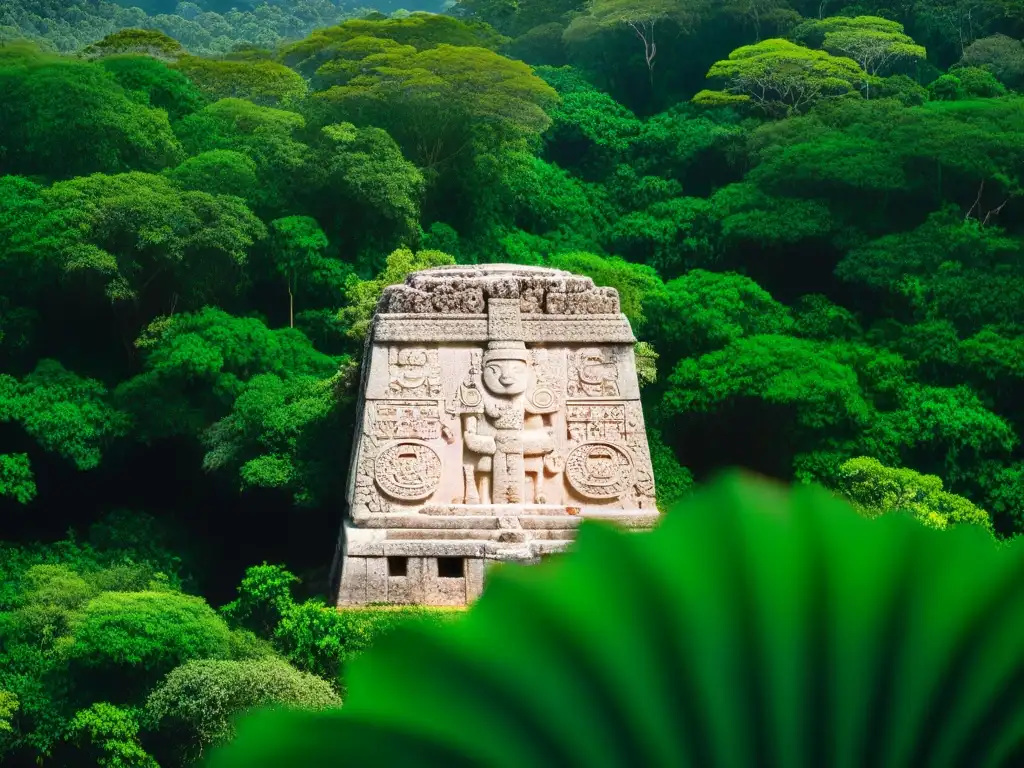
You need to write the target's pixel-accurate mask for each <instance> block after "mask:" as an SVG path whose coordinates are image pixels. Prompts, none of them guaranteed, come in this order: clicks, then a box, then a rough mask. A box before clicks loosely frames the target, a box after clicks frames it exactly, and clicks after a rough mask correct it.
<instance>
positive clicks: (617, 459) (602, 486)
mask: <svg viewBox="0 0 1024 768" xmlns="http://www.w3.org/2000/svg"><path fill="white" fill-rule="evenodd" d="M565 476H566V479H567V480H568V481H569V484H570V485H571V486H572V487H573V489H574V490H575V491H576V492H577V493H579V494H580V495H581V496H584V497H586V498H588V499H617V498H619V497H621V496H623V495H625V493H626V492H627V491H628V490H629V488H630V485H631V484H632V480H633V460H632V459H631V458H630V456H629V453H628V451H626V450H625V449H624V448H623V447H622V446H619V445H615V444H614V443H584V444H583V445H581V446H579V447H577V448H576V449H575V450H573V452H572V453H570V454H569V458H568V459H567V460H566V462H565Z"/></svg>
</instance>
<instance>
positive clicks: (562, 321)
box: [373, 312, 636, 344]
mask: <svg viewBox="0 0 1024 768" xmlns="http://www.w3.org/2000/svg"><path fill="white" fill-rule="evenodd" d="M522 334H523V336H522V340H523V341H524V342H526V343H527V344H545V343H547V344H558V343H563V344H597V343H602V344H633V343H635V342H636V337H635V336H634V335H633V330H632V328H631V327H630V325H629V321H628V320H627V319H626V316H625V315H621V314H619V315H610V314H609V315H541V314H535V315H523V316H522ZM487 340H488V326H487V315H441V314H427V313H424V314H415V313H407V312H403V313H396V314H390V315H388V314H384V315H377V317H376V318H375V319H374V321H373V341H374V342H375V343H385V342H419V343H431V342H457V343H463V344H465V343H483V342H486V341H487Z"/></svg>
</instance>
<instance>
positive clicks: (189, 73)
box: [174, 56, 307, 107]
mask: <svg viewBox="0 0 1024 768" xmlns="http://www.w3.org/2000/svg"><path fill="white" fill-rule="evenodd" d="M174 68H175V69H176V70H178V71H179V72H181V73H182V74H184V75H185V76H186V77H187V78H188V79H189V80H191V81H192V82H193V83H195V85H196V87H197V88H198V89H199V90H200V91H201V92H202V93H203V94H204V95H205V96H206V97H207V98H208V99H209V100H210V101H219V100H220V99H246V100H247V101H251V102H253V103H254V104H259V105H260V106H264V107H278V106H280V107H288V106H290V105H292V104H295V103H297V102H299V101H301V100H302V98H303V97H305V95H306V90H307V86H306V81H305V80H304V79H303V77H302V75H300V74H299V73H298V72H296V71H295V70H292V69H289V68H288V67H286V66H285V65H284V64H279V63H278V62H276V61H230V60H223V59H221V60H217V59H207V58H200V57H198V56H183V57H181V58H180V59H178V61H177V62H175V64H174Z"/></svg>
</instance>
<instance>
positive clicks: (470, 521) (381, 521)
mask: <svg viewBox="0 0 1024 768" xmlns="http://www.w3.org/2000/svg"><path fill="white" fill-rule="evenodd" d="M359 527H360V528H389V529H390V528H415V529H421V530H422V529H430V530H439V529H453V528H454V529H464V528H470V529H476V530H495V529H497V527H498V518H497V517H493V516H491V515H488V516H486V517H480V516H474V517H470V516H459V517H438V516H435V515H371V516H370V517H369V518H368V519H367V520H366V521H365V522H360V523H359Z"/></svg>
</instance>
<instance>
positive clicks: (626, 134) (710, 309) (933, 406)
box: [0, 0, 1024, 767]
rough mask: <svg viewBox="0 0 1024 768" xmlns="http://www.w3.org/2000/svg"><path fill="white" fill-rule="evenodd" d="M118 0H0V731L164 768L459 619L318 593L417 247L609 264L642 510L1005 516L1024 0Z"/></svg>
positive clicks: (1018, 517) (1013, 492)
mask: <svg viewBox="0 0 1024 768" xmlns="http://www.w3.org/2000/svg"><path fill="white" fill-rule="evenodd" d="M128 6H129V4H128V3H127V2H125V3H123V4H119V3H113V2H108V0H99V1H98V2H94V1H92V0H90V1H89V2H85V0H82V2H77V1H76V2H73V3H66V2H49V1H41V0H14V1H13V2H10V3H5V4H4V5H3V6H2V8H0V92H2V93H3V98H0V526H2V527H0V540H2V541H3V542H8V543H0V555H2V557H0V576H3V579H0V758H6V757H8V756H9V757H10V759H11V760H13V761H15V762H17V761H22V762H30V761H35V760H44V762H45V760H47V759H49V760H51V761H54V762H56V763H59V762H60V761H62V760H66V761H67V760H69V761H72V762H73V761H74V760H76V759H79V760H81V759H84V760H86V762H90V761H91V762H92V763H95V764H109V765H122V764H123V765H149V764H150V762H148V761H151V760H153V759H156V760H158V761H159V762H160V763H161V764H162V765H165V767H166V766H167V765H175V764H181V763H183V762H185V761H187V760H190V759H192V758H194V757H195V756H196V754H198V753H199V752H201V751H202V750H204V749H205V748H206V747H207V746H208V745H209V744H211V743H215V742H217V741H220V740H222V739H224V738H227V734H228V733H229V732H230V729H229V728H228V726H227V725H226V723H227V722H228V721H229V719H230V717H229V715H230V713H231V712H233V711H234V710H235V709H236V708H244V707H248V706H250V705H254V704H258V703H261V702H278V703H285V704H296V705H304V704H309V705H310V706H320V705H321V704H323V703H324V702H326V701H327V699H325V698H324V697H323V696H321V695H320V693H322V692H323V690H325V689H323V688H322V686H320V683H324V684H325V685H329V686H331V687H332V688H333V690H335V692H336V693H338V694H339V695H340V694H342V693H343V685H344V683H343V681H344V672H345V665H346V663H347V661H348V660H349V659H350V658H351V657H352V655H353V654H355V653H358V652H361V651H362V650H364V649H365V648H366V647H368V646H369V645H370V644H371V642H374V641H375V638H377V637H378V636H379V635H380V634H382V633H387V632H390V629H391V628H392V626H394V625H396V624H397V623H401V622H404V621H407V620H421V619H426V618H429V619H430V620H431V621H433V620H437V619H438V616H439V615H438V614H436V613H434V612H425V613H424V612H422V611H418V610H416V609H403V610H398V611H391V612H388V611H370V612H368V613H359V612H349V613H343V614H337V613H336V612H334V611H332V610H331V609H329V608H327V607H326V605H325V603H324V602H323V600H322V593H323V591H324V589H325V583H324V582H325V571H326V567H327V565H328V564H329V562H330V560H331V555H332V550H331V544H332V543H333V541H334V539H333V537H334V536H335V535H336V533H337V527H338V523H339V515H340V510H341V509H342V506H343V501H342V500H343V495H344V488H345V484H346V477H345V472H344V469H343V468H344V467H345V466H347V460H348V451H349V449H350V435H351V431H352V425H353V420H354V418H355V414H354V407H353V406H354V402H353V401H354V396H355V388H356V385H357V382H358V373H359V365H360V360H361V356H362V352H363V341H364V338H365V335H366V331H367V327H368V323H369V321H370V318H371V316H372V313H373V308H374V306H375V305H376V302H377V299H378V297H379V296H380V293H381V291H382V290H383V289H384V287H385V286H387V285H389V284H391V283H394V282H396V281H400V280H402V279H403V278H404V277H405V275H407V274H408V273H410V272H412V271H414V270H417V269H422V268H425V267H429V266H434V265H441V264H452V263H481V262H497V261H508V262H514V263H521V264H535V265H548V266H553V267H558V268H563V269H569V270H572V271H574V272H578V273H581V274H586V275H590V276H591V277H593V278H594V280H595V281H596V282H597V283H599V284H601V285H609V286H614V287H615V288H616V289H618V291H619V293H620V296H621V299H622V307H623V311H624V312H625V313H626V315H627V316H628V317H629V319H630V321H631V323H632V324H633V328H634V330H635V332H636V334H637V337H638V338H639V339H640V340H641V342H640V343H639V344H638V345H637V347H636V352H637V364H638V372H639V374H640V378H641V382H642V384H643V385H644V388H643V400H644V406H645V412H646V420H647V424H648V433H649V439H650V443H651V450H652V457H653V460H654V467H655V474H656V482H657V489H658V495H659V501H660V503H661V504H662V505H663V507H664V508H665V509H669V508H671V507H672V506H673V504H674V503H675V502H677V501H679V500H680V499H682V498H684V497H686V496H687V495H688V494H690V493H691V490H692V488H693V487H694V485H695V484H699V483H700V482H702V481H703V480H704V479H706V478H707V477H708V476H709V475H710V474H711V473H713V472H714V471H716V470H718V469H719V468H721V467H726V466H735V465H742V466H746V467H748V468H750V469H753V470H756V471H758V472H761V473H763V474H766V475H769V476H773V477H776V478H778V479H781V480H785V481H796V482H799V483H810V482H814V483H819V484H823V485H825V486H827V487H829V488H831V489H832V490H833V491H834V492H835V493H837V494H840V495H843V496H845V497H847V498H849V499H850V500H851V501H852V502H853V503H854V506H855V507H856V509H858V510H859V511H860V512H861V513H862V514H863V515H865V516H867V517H877V516H883V517H884V516H887V515H888V513H890V512H893V511H896V510H902V511H905V512H909V513H910V514H911V515H912V516H913V517H915V518H917V519H918V520H919V521H921V522H923V523H925V524H926V525H928V526H932V527H937V528H944V529H948V528H958V527H969V526H973V525H977V526H978V527H981V528H983V529H986V530H987V531H988V532H990V534H991V535H992V536H995V537H998V538H1009V537H1012V536H1014V535H1017V534H1021V533H1024V445H1022V443H1021V435H1022V433H1024V408H1022V407H1021V402H1022V401H1021V397H1020V393H1021V386H1022V379H1024V345H1022V342H1021V336H1022V334H1024V314H1022V310H1021V307H1024V267H1022V265H1024V95H1022V94H1021V89H1024V42H1022V41H1021V38H1022V37H1024V4H1022V3H1021V0H972V1H971V2H970V3H968V2H961V1H960V0H920V2H914V3H901V4H897V7H896V8H892V7H891V6H890V5H889V4H885V3H880V2H874V1H873V0H867V1H865V2H858V3H856V4H853V3H847V2H844V0H832V1H830V2H820V1H815V2H810V1H809V0H750V1H747V0H745V1H744V2H738V1H736V2H733V1H732V0H730V1H729V2H706V1H705V0H635V2H624V1H620V0H595V1H594V2H588V3H583V2H576V0H564V2H563V1H562V0H559V2H517V3H513V2H506V0H462V2H459V3H457V4H455V5H454V6H452V7H450V8H449V9H448V11H447V12H446V13H444V14H440V13H425V12H415V13H411V14H410V13H409V12H407V11H400V10H399V11H397V12H394V13H390V15H385V14H383V13H367V12H366V11H365V10H360V9H358V8H357V7H356V6H350V5H341V4H340V3H335V2H333V0H303V2H299V3H292V2H277V1H276V0H273V1H271V2H259V3H256V2H253V3H244V2H243V3H239V4H237V7H235V6H236V4H234V3H228V2H221V0H202V2H195V3H193V2H184V3H172V2H170V1H169V0H145V1H144V2H143V3H142V4H141V8H140V7H128ZM381 10H384V11H394V10H395V9H393V8H388V7H384V8H382V9H381ZM430 10H440V8H431V9H430ZM125 510H128V511H125ZM160 528H167V529H169V533H168V532H167V531H164V532H160V533H159V535H158V529H160ZM69 530H70V531H71V533H70V536H71V537H70V538H67V537H64V538H62V537H63V536H64V535H65V532H67V531H69ZM168 535H169V536H170V537H171V538H167V536H168ZM34 541H44V542H49V543H43V544H34V543H32V542H34ZM160 542H164V543H160ZM260 561H267V562H274V563H282V562H284V563H287V564H288V567H289V568H290V569H291V571H294V572H295V573H298V574H300V575H301V576H302V579H301V580H300V581H298V582H297V581H296V580H295V578H294V577H293V576H291V571H285V570H282V568H281V567H280V566H276V565H275V566H257V567H254V568H251V569H250V570H249V571H248V572H246V568H247V567H249V566H251V565H252V564H253V563H256V562H260ZM243 572H245V575H244V576H243ZM239 580H242V585H241V587H240V589H239V593H238V595H237V598H236V599H234V600H233V601H231V602H228V601H229V600H231V597H230V595H229V594H228V592H229V591H230V590H231V589H233V588H234V585H235V584H237V583H238V582H239ZM296 590H297V592H296ZM293 593H295V594H300V595H301V598H299V599H297V598H296V597H295V594H293ZM199 595H202V597H200V596H199ZM222 603H227V605H225V606H224V608H223V609H222V610H221V611H219V612H217V611H214V610H213V608H211V607H210V606H211V605H218V604H222ZM445 618H447V614H445ZM257 663H259V664H263V666H258V667H256V666H254V667H252V670H253V674H254V675H255V674H257V672H256V670H259V672H258V674H259V675H262V676H263V677H261V679H263V680H264V681H265V683H266V685H265V687H263V688H260V689H259V692H254V691H242V690H238V686H237V681H238V680H239V679H241V677H243V676H244V674H243V673H244V672H245V670H247V669H249V668H248V667H243V666H237V664H250V665H252V664H257ZM232 664H236V666H232ZM289 664H290V665H291V666H290V667H288V666H286V665H289ZM188 665H193V666H191V667H190V666H188ZM195 665H207V666H195ZM293 668H294V669H293ZM197 669H198V670H210V673H209V677H210V679H211V680H212V679H214V678H216V679H217V680H219V681H220V682H218V683H217V684H216V686H214V685H213V684H212V683H211V686H212V687H207V688H203V687H201V686H199V684H198V683H197V682H196V680H197V679H198V678H197V677H196V675H197V673H196V672H195V670H197ZM180 670H186V671H180ZM296 670H297V671H296ZM300 673H302V674H304V675H313V676H316V677H317V678H319V681H317V680H314V679H312V678H308V677H303V676H301V675H300ZM175 675H176V676H175ZM199 677H202V675H199ZM324 681H326V682H324ZM217 686H220V687H217ZM154 691H162V692H163V693H162V694H161V695H160V697H157V698H156V699H150V698H148V697H150V696H155V695H156V694H154ZM185 691H188V694H187V695H188V696H191V697H193V698H194V700H193V701H192V703H191V704H188V703H187V702H186V701H185V699H184V698H182V697H185V696H186V694H185ZM218 691H223V692H224V696H225V697H226V698H225V699H224V701H230V702H234V703H232V704H230V706H229V705H227V704H225V705H224V707H225V708H222V709H210V711H209V713H208V714H209V718H210V719H209V720H202V719H201V718H199V719H197V718H198V715H194V713H195V712H197V711H198V709H203V710H204V717H205V716H206V713H205V709H206V707H205V705H202V704H199V703H197V702H201V701H203V700H204V697H210V696H220V695H221V694H220V693H218ZM174 692H179V693H174ZM161 697H162V698H161ZM147 701H158V702H161V703H160V704H159V706H157V705H156V704H153V705H152V706H149V705H147ZM316 702H319V703H316ZM154 707H156V709H154ZM197 708H198V709H197ZM158 712H159V713H160V714H159V716H158ZM189 712H192V713H193V715H194V716H193V715H189V714H188V713H189ZM173 734H177V735H173ZM81 755H85V756H86V757H84V758H82V757H81ZM76 756H77V757H76ZM104 761H105V762H104Z"/></svg>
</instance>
